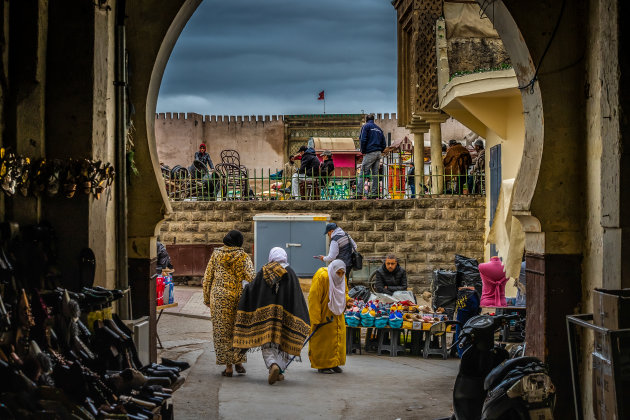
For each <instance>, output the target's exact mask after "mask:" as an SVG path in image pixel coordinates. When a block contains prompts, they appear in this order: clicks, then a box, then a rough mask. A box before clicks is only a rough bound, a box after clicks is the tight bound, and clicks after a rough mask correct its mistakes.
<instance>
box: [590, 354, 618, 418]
mask: <svg viewBox="0 0 630 420" xmlns="http://www.w3.org/2000/svg"><path fill="white" fill-rule="evenodd" d="M593 412H594V413H595V418H596V419H597V420H613V419H619V417H618V416H617V397H616V395H615V381H614V377H613V373H612V365H611V363H610V361H609V360H607V359H606V358H605V357H603V356H602V355H601V354H598V353H593Z"/></svg>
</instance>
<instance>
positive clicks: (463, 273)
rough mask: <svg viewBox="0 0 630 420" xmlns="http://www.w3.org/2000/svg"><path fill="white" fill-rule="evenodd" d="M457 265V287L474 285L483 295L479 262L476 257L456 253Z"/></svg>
mask: <svg viewBox="0 0 630 420" xmlns="http://www.w3.org/2000/svg"><path fill="white" fill-rule="evenodd" d="M455 267H456V270H457V287H458V288H459V287H474V288H475V290H476V291H477V293H479V296H481V286H482V282H481V274H479V262H478V261H477V260H476V259H474V258H468V257H464V256H463V255H459V254H455Z"/></svg>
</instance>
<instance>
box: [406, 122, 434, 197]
mask: <svg viewBox="0 0 630 420" xmlns="http://www.w3.org/2000/svg"><path fill="white" fill-rule="evenodd" d="M411 118H412V121H411V124H409V125H407V129H408V130H409V131H411V133H412V134H413V162H414V166H415V172H414V174H415V176H414V180H415V186H416V197H417V196H418V195H419V194H420V192H422V181H423V175H424V133H426V132H428V131H429V124H427V123H426V122H425V121H422V119H420V118H417V116H416V115H412V117H411Z"/></svg>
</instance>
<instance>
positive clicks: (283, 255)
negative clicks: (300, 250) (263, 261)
mask: <svg viewBox="0 0 630 420" xmlns="http://www.w3.org/2000/svg"><path fill="white" fill-rule="evenodd" d="M288 258H289V257H288V256H287V251H285V250H284V249H282V248H280V247H274V248H271V251H269V262H274V261H275V262H277V263H280V265H281V266H282V268H286V267H287V265H289V263H288Z"/></svg>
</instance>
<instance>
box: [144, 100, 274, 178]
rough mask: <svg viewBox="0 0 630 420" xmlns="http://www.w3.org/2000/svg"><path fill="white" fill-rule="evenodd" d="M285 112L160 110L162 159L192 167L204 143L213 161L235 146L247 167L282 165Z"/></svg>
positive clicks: (158, 128) (158, 135)
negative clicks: (239, 113) (225, 150)
mask: <svg viewBox="0 0 630 420" xmlns="http://www.w3.org/2000/svg"><path fill="white" fill-rule="evenodd" d="M283 120H284V118H283V116H282V115H265V116H262V115H245V116H241V115H238V116H235V115H200V114H195V113H188V114H184V113H170V112H167V113H160V114H156V118H155V138H156V143H157V150H158V156H159V158H160V162H163V163H164V164H166V165H168V166H170V167H171V168H172V167H173V166H175V165H182V166H189V165H191V164H192V161H193V156H194V154H195V152H196V151H197V150H198V149H199V144H200V143H205V144H206V147H207V150H208V153H210V157H211V158H212V161H213V162H214V163H218V162H220V161H221V159H220V157H219V154H220V152H221V150H224V149H235V150H237V151H238V152H239V154H240V156H241V164H242V165H245V166H247V167H248V168H279V167H281V166H282V164H283V162H284V156H285V146H284V122H283Z"/></svg>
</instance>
